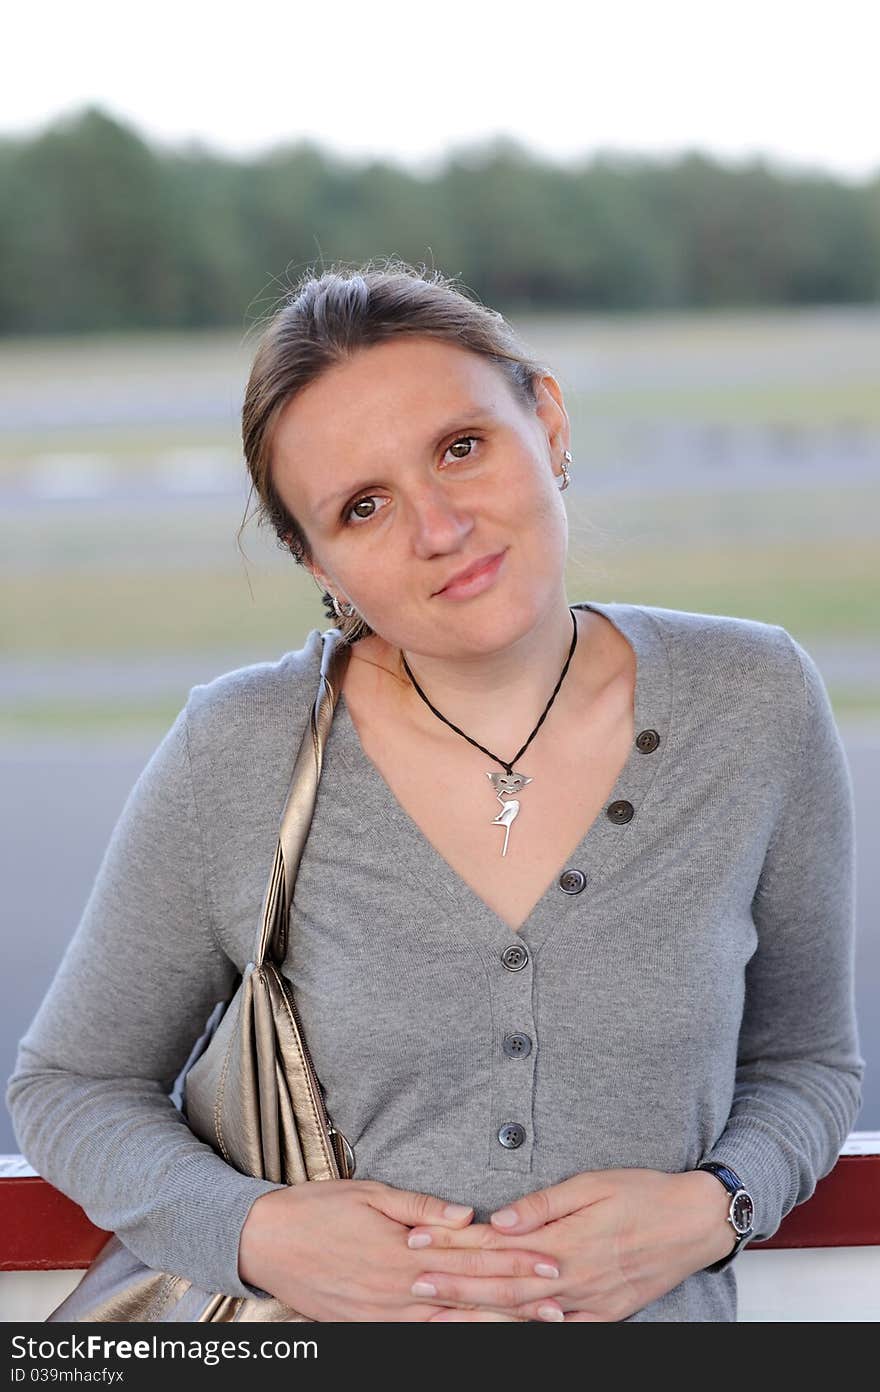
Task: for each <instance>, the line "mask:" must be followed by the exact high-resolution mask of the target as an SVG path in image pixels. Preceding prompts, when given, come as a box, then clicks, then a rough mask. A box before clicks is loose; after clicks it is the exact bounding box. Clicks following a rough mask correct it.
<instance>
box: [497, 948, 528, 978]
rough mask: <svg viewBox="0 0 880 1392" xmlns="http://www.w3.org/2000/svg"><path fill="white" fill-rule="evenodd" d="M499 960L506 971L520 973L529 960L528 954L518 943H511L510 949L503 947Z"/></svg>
mask: <svg viewBox="0 0 880 1392" xmlns="http://www.w3.org/2000/svg"><path fill="white" fill-rule="evenodd" d="M501 960H502V962H503V963H504V965H505V967H506V968H507V970H508V971H522V969H523V967H524V966H525V965H526V963H527V962H528V960H529V954H528V953H527V952H526V950H525V948H524V947H520V946H519V944H518V943H511V944H510V947H505V949H504V951H503V952H502V954H501Z"/></svg>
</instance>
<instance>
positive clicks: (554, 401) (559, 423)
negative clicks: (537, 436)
mask: <svg viewBox="0 0 880 1392" xmlns="http://www.w3.org/2000/svg"><path fill="white" fill-rule="evenodd" d="M535 390H536V394H537V397H538V401H537V405H536V406H535V411H536V413H537V415H538V416H539V418H540V419H541V420H542V421H543V422H544V428H545V429H546V431H547V438H548V439H549V440H550V442H551V444H552V445H553V447H554V448H555V449H558V450H559V451H560V452H561V451H562V450H566V449H570V448H571V421H570V420H569V418H568V412H567V410H566V409H565V400H564V398H563V395H562V388H561V386H560V385H559V383H558V381H557V380H556V378H555V377H553V376H552V375H551V374H550V373H549V372H545V373H542V375H541V376H540V377H539V378H538V380H537V382H536V383H535Z"/></svg>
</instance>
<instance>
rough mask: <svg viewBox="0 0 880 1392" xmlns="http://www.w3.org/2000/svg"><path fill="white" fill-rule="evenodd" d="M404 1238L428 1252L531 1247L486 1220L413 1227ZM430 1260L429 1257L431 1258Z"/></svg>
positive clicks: (408, 1242) (413, 1245) (408, 1243)
mask: <svg viewBox="0 0 880 1392" xmlns="http://www.w3.org/2000/svg"><path fill="white" fill-rule="evenodd" d="M406 1240H407V1246H409V1247H425V1248H427V1249H428V1250H429V1251H431V1252H434V1251H438V1250H440V1251H445V1250H447V1249H449V1248H453V1249H455V1250H457V1251H462V1250H463V1249H466V1248H468V1249H479V1250H481V1251H492V1250H494V1251H499V1252H503V1251H523V1250H531V1248H524V1246H523V1242H522V1239H520V1238H517V1237H508V1236H506V1234H504V1233H501V1232H498V1231H497V1230H496V1229H495V1228H493V1227H491V1226H490V1225H489V1224H488V1223H468V1224H467V1225H466V1226H465V1227H462V1228H452V1227H449V1226H447V1227H443V1228H437V1227H431V1226H430V1225H421V1226H416V1227H414V1228H413V1230H412V1232H410V1233H408V1234H407V1239H406ZM433 1260H434V1259H433V1257H432V1258H431V1261H433ZM553 1260H554V1258H553V1257H548V1261H553Z"/></svg>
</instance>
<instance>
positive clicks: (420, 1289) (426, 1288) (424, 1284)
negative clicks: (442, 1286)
mask: <svg viewBox="0 0 880 1392" xmlns="http://www.w3.org/2000/svg"><path fill="white" fill-rule="evenodd" d="M409 1293H410V1295H436V1294H437V1287H436V1286H432V1285H431V1282H430V1281H414V1282H413V1284H412V1285H411V1286H410V1288H409Z"/></svg>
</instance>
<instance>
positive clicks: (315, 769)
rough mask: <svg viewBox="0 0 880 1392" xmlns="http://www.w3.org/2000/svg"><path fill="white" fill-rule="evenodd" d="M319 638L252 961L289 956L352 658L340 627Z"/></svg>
mask: <svg viewBox="0 0 880 1392" xmlns="http://www.w3.org/2000/svg"><path fill="white" fill-rule="evenodd" d="M321 640H322V643H323V651H322V653H321V674H320V677H319V679H318V692H317V695H316V696H315V700H314V704H313V706H312V710H311V714H310V716H309V722H308V724H307V725H306V728H305V730H304V732H303V737H302V740H301V742H300V746H299V750H298V751H297V756H296V760H295V761H294V765H293V775H292V777H291V780H290V788H289V789H288V793H287V799H286V801H285V803H284V810H283V811H282V813H281V824H280V827H279V831H278V845H277V847H276V850H275V860H274V862H273V865H272V870H271V872H270V875H269V883H268V885H267V886H266V894H265V897H264V899H263V911H262V914H261V916H260V927H259V929H258V930H257V938H256V944H255V946H254V965H255V966H262V965H263V963H264V961H265V960H266V958H269V960H270V961H273V962H275V964H276V965H277V966H281V964H282V963H283V961H284V959H285V957H286V956H287V934H288V923H289V919H290V906H291V904H292V903H293V890H294V886H295V884H296V876H297V871H298V870H299V863H300V860H301V859H302V853H303V848H304V846H305V844H306V839H307V837H308V834H309V828H310V827H311V824H312V815H313V813H314V810H315V799H316V798H317V796H318V781H319V779H320V777H321V768H322V765H323V762H324V746H325V744H326V743H327V737H328V735H329V733H330V726H331V725H332V723H333V714H334V711H335V710H336V703H337V701H338V700H339V693H340V691H341V690H342V679H343V677H344V676H345V671H346V668H347V667H348V663H349V660H350V658H351V644H350V643H348V642H346V640H345V639H344V638H343V636H342V634H341V632H340V630H339V629H338V628H330V629H327V631H326V632H325V633H322V634H321Z"/></svg>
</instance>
